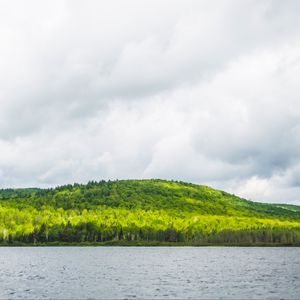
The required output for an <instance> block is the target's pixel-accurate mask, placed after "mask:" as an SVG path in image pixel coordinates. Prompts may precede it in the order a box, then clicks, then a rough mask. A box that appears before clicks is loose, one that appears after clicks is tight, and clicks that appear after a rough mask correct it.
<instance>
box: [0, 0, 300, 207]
mask: <svg viewBox="0 0 300 300" xmlns="http://www.w3.org/2000/svg"><path fill="white" fill-rule="evenodd" d="M117 178H118V179H126V178H163V179H174V180H184V181H189V182H195V183H201V184H207V185H211V186H213V187H215V188H220V189H224V190H226V191H229V192H233V193H235V194H238V195H241V196H244V197H247V198H249V199H253V200H259V201H268V202H288V203H294V204H300V1H298V0H294V1H292V0H286V1H281V0H250V1H249V0H243V1H240V0H235V1H234V0H233V1H222V0H220V1H209V0H206V1H199V0H195V1H190V0H182V1H175V0H163V1H161V0H160V1H158V0H151V1H140V0H136V1H131V0H126V1H124V0H122V1H121V0H120V1H115V0H112V1H96V0H95V1H90V0H85V1H77V0H72V1H71V0H70V1H65V0H57V1H54V0H51V1H40V0H36V1H32V0H28V1H22V0H20V1H14V0H13V1H9V0H0V187H27V186H39V187H44V186H55V185H61V184H65V183H73V182H82V183H85V182H87V181H88V180H101V179H117Z"/></svg>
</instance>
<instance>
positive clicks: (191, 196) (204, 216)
mask: <svg viewBox="0 0 300 300" xmlns="http://www.w3.org/2000/svg"><path fill="white" fill-rule="evenodd" d="M7 216H9V217H7ZM110 240H118V241H128V242H129V241H161V242H162V241H169V242H188V243H195V244H196V243H279V244H280V243H281V244H298V243H299V244H300V207H299V206H295V205H287V204H265V203H258V202H251V201H248V200H245V199H242V198H239V197H237V196H234V195H231V194H228V193H226V192H223V191H219V190H215V189H212V188H210V187H207V186H202V185H196V184H190V183H184V182H175V181H166V180H157V179H155V180H119V181H108V182H105V181H101V182H89V183H88V184H86V185H83V184H73V185H66V186H61V187H57V188H54V189H35V188H33V189H5V190H0V241H2V243H14V242H16V241H18V242H24V243H32V242H59V241H61V242H78V243H79V242H87V241H88V242H104V241H110Z"/></svg>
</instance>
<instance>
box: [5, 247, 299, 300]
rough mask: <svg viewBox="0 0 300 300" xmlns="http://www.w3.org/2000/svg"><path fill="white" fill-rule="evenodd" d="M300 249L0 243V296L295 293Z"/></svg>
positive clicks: (280, 295) (280, 296)
mask: <svg viewBox="0 0 300 300" xmlns="http://www.w3.org/2000/svg"><path fill="white" fill-rule="evenodd" d="M299 297H300V248H243V247H241V248H238V247H232V248H227V247H147V248H144V247H88V248H86V247H82V248H81V247H65V248H61V247H45V248H31V247H28V248H0V298H1V299H3V298H10V299H17V298H21V299H24V298H25V299H26V298H27V299H32V298H39V299H41V298H52V299H53V298H65V299H66V298H67V299H71V298H74V299H78V298H85V299H86V298H89V299H93V298H95V299H99V298H101V299H134V298H137V299H153V298H157V299H176V298H178V299H188V298H191V299H195V298H197V299H199V298H205V299H207V298H213V299H216V298H228V299H232V298H239V299H240V298H243V299H245V298H247V299H249V298H253V299H258V298H260V299H268V298H269V299H274V298H277V299H292V298H294V299H299Z"/></svg>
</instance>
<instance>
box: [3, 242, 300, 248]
mask: <svg viewBox="0 0 300 300" xmlns="http://www.w3.org/2000/svg"><path fill="white" fill-rule="evenodd" d="M0 247H300V244H291V243H193V242H158V241H148V242H146V241H135V242H128V241H107V242H81V243H78V242H48V243H21V242H14V243H5V244H0Z"/></svg>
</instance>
